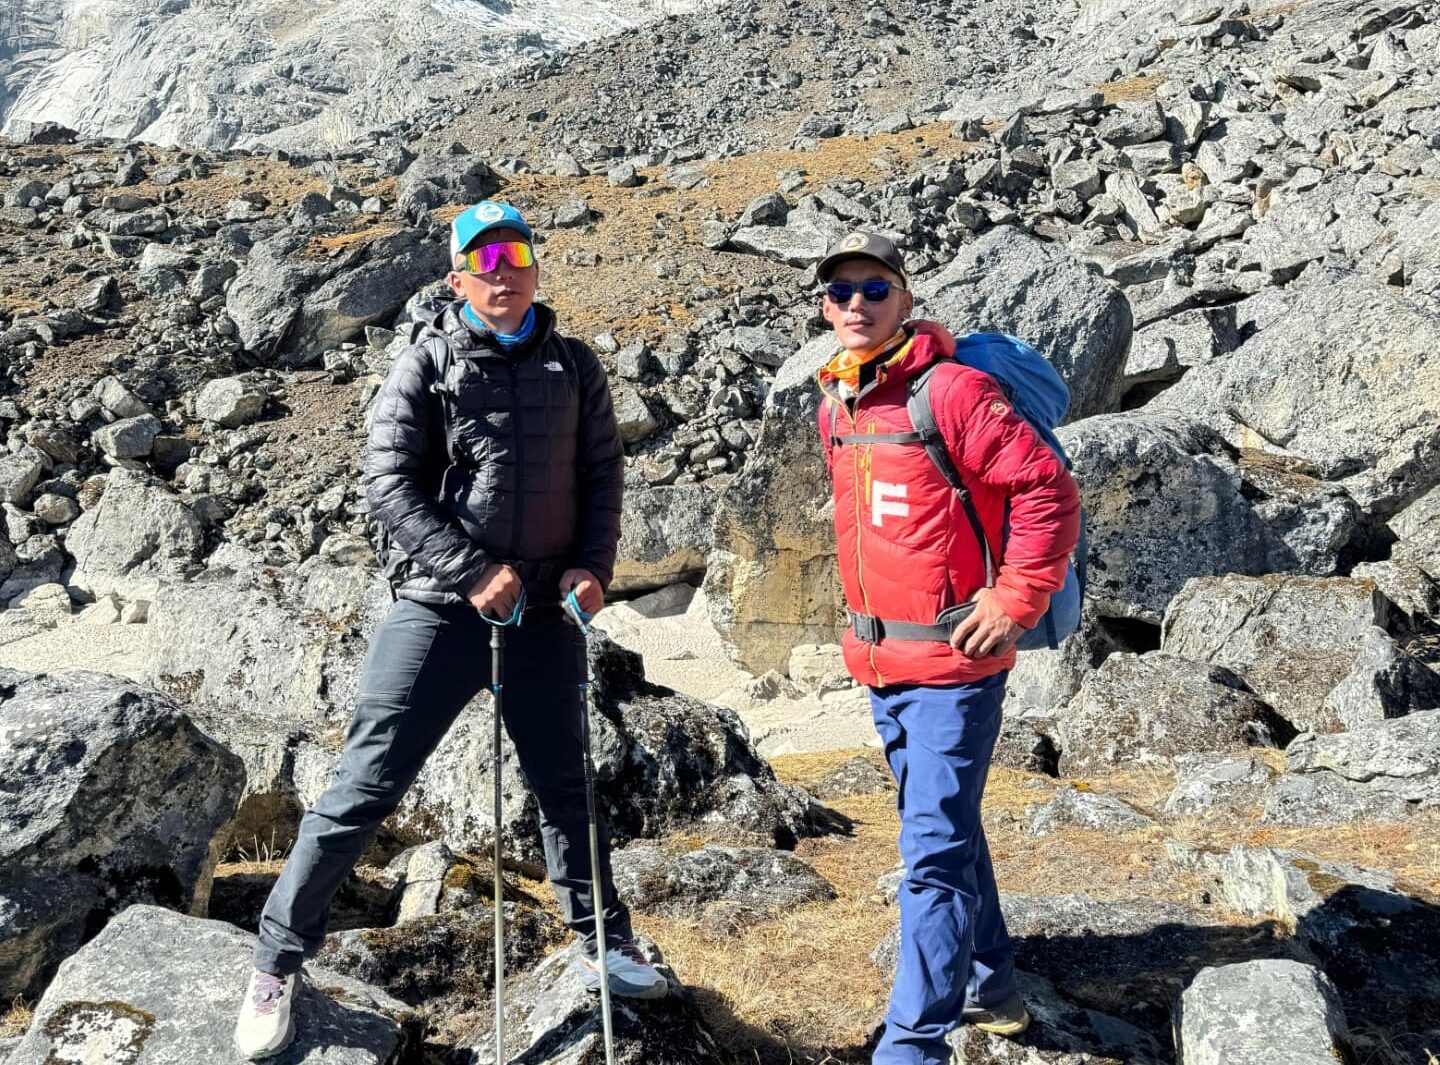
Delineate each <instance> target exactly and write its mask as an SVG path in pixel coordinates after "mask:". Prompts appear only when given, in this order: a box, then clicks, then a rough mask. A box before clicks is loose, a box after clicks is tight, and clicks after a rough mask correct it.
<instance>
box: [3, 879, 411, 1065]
mask: <svg viewBox="0 0 1440 1065" xmlns="http://www.w3.org/2000/svg"><path fill="white" fill-rule="evenodd" d="M254 944H255V937H254V936H251V935H248V934H246V933H244V932H242V931H240V930H239V929H238V928H235V927H233V926H232V925H228V924H225V923H223V922H221V921H204V920H197V919H195V918H193V917H185V916H182V915H181V914H178V913H172V912H171V911H169V910H163V909H160V908H158V907H155V906H132V907H131V908H130V909H128V910H126V911H125V912H124V913H122V914H120V915H119V916H118V917H116V918H115V919H114V920H112V921H111V922H110V924H109V925H107V926H106V927H105V930H104V931H103V932H101V933H100V935H99V936H97V937H96V938H95V939H94V940H93V941H92V942H91V943H90V944H89V945H88V946H86V947H85V949H84V950H82V951H81V952H80V953H79V954H76V955H75V956H74V957H72V958H70V959H69V960H68V961H66V962H65V964H64V965H62V966H61V968H60V972H59V974H58V976H57V977H56V979H55V982H54V983H53V984H51V985H50V988H49V990H47V991H46V993H45V996H44V997H43V998H42V999H41V1000H40V1002H39V1004H38V1005H37V1006H36V1008H35V1020H34V1022H33V1023H32V1025H31V1027H30V1031H29V1033H28V1034H27V1035H26V1036H25V1038H24V1040H23V1041H22V1042H21V1043H20V1046H19V1048H18V1049H17V1050H16V1051H15V1052H14V1053H13V1054H12V1055H11V1057H10V1063H9V1065H42V1063H44V1062H58V1061H75V1062H80V1061H103V1062H105V1063H106V1065H142V1063H143V1065H151V1063H153V1065H193V1063H194V1062H200V1061H229V1060H233V1059H234V1057H235V1054H236V1051H235V1049H234V1046H233V1044H232V1042H231V1033H232V1032H233V1030H234V1027H235V1013H236V1011H237V1009H238V1007H239V1003H240V998H241V996H242V995H243V993H244V989H245V982H246V980H248V979H249V976H250V972H251V969H252V964H253V955H254V949H255V946H254ZM304 988H305V989H304V991H303V992H302V993H301V996H300V998H299V999H298V1001H297V1002H296V1004H295V1011H296V1013H295V1018H296V1022H297V1025H298V1032H297V1035H296V1039H295V1043H294V1044H293V1045H292V1047H291V1048H290V1049H289V1050H288V1051H286V1057H285V1058H284V1060H286V1061H293V1062H297V1063H298V1062H305V1063H310V1065H320V1063H321V1062H324V1063H325V1065H399V1063H400V1062H403V1061H406V1060H408V1059H409V1055H410V1054H411V1053H412V1052H413V1051H414V1048H416V1047H418V1046H419V1044H420V1032H419V1030H418V1025H417V1024H416V1022H415V1019H414V1017H413V1014H409V1013H408V1011H407V1009H406V1007H405V1004H404V1003H402V1002H399V1001H397V1000H395V999H393V998H390V997H389V996H388V995H386V994H384V993H383V992H380V991H377V990H376V989H374V988H371V987H367V986H366V985H365V984H362V983H360V982H359V981H356V980H352V979H350V978H348V977H345V976H342V975H340V974H339V973H335V972H332V971H330V970H328V969H322V968H319V967H318V966H310V967H307V969H306V971H305V977H304Z"/></svg>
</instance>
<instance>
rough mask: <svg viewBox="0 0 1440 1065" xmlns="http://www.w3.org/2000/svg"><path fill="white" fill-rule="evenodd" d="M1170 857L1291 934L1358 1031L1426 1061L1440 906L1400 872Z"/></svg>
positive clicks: (1228, 899) (1280, 854)
mask: <svg viewBox="0 0 1440 1065" xmlns="http://www.w3.org/2000/svg"><path fill="white" fill-rule="evenodd" d="M1167 850H1168V851H1169V853H1170V856H1171V858H1172V859H1173V860H1174V861H1175V862H1176V863H1177V864H1178V865H1179V866H1181V867H1182V868H1190V869H1194V870H1196V871H1198V872H1200V873H1202V874H1205V875H1208V876H1209V877H1210V878H1211V880H1212V883H1213V888H1212V892H1213V894H1214V896H1215V897H1216V899H1217V900H1219V901H1221V902H1223V903H1224V904H1225V905H1226V906H1227V907H1229V908H1230V909H1231V910H1233V911H1234V912H1235V913H1237V914H1239V915H1241V916H1245V917H1252V918H1268V919H1272V920H1275V921H1278V922H1280V923H1281V924H1282V925H1284V926H1286V927H1288V928H1291V929H1293V930H1294V938H1293V943H1294V945H1295V946H1297V947H1300V948H1302V949H1303V950H1305V951H1308V953H1309V960H1313V961H1317V962H1319V964H1320V965H1321V967H1322V968H1323V969H1324V970H1325V972H1326V974H1327V975H1328V976H1330V978H1331V979H1332V980H1334V982H1335V986H1336V988H1337V990H1338V991H1339V993H1340V998H1341V1001H1342V1002H1343V1004H1344V1007H1345V1012H1346V1015H1347V1016H1348V1017H1349V1020H1350V1023H1351V1024H1352V1026H1354V1027H1355V1028H1356V1029H1357V1031H1358V1030H1359V1029H1361V1028H1368V1027H1370V1026H1372V1025H1373V1026H1375V1027H1377V1028H1379V1029H1380V1030H1381V1031H1383V1032H1384V1033H1385V1035H1386V1037H1387V1038H1388V1039H1390V1040H1393V1042H1394V1044H1395V1046H1396V1047H1397V1048H1403V1049H1406V1050H1409V1051H1410V1052H1412V1053H1413V1054H1414V1055H1415V1056H1416V1060H1423V1058H1421V1057H1419V1050H1420V1047H1421V1046H1422V1045H1423V1043H1424V1041H1425V1040H1426V1039H1427V1038H1428V1039H1430V1040H1431V1041H1432V1043H1433V1034H1434V1030H1435V1029H1436V1028H1440V1024H1437V1021H1440V1017H1437V1015H1436V1012H1435V1003H1436V1002H1440V906H1437V905H1436V904H1435V902H1434V900H1433V896H1431V895H1429V894H1428V893H1427V892H1425V891H1424V890H1423V889H1421V888H1420V887H1418V886H1415V885H1410V884H1407V883H1406V882H1404V881H1402V880H1399V879H1398V878H1397V877H1396V876H1395V875H1394V874H1392V873H1388V872H1383V871H1381V870H1376V869H1364V868H1360V867H1357V866H1353V865H1347V864H1344V863H1340V862H1330V861H1325V860H1323V859H1320V858H1316V857H1314V856H1313V855H1309V854H1305V853H1302V852H1299V851H1292V850H1280V849H1275V848H1269V847H1244V846H1235V847H1232V848H1231V849H1230V850H1229V851H1228V852H1223V853H1213V852H1209V851H1203V850H1198V849H1196V848H1193V847H1190V846H1188V845H1186V844H1182V843H1178V842H1175V841H1170V842H1167ZM1302 960H1305V959H1303V958H1302ZM1426 1033H1428V1036H1427V1034H1426ZM1403 1060H1409V1059H1403Z"/></svg>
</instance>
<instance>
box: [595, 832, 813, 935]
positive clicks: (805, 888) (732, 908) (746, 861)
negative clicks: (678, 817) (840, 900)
mask: <svg viewBox="0 0 1440 1065" xmlns="http://www.w3.org/2000/svg"><path fill="white" fill-rule="evenodd" d="M614 864H615V889H616V891H617V892H618V893H619V895H620V897H621V898H623V899H624V900H625V901H626V902H627V903H628V904H629V906H630V908H631V909H632V910H634V911H635V912H636V913H658V914H662V915H665V916H671V917H675V916H679V917H689V918H692V919H694V920H697V921H699V922H700V923H702V924H703V925H705V926H706V927H708V928H709V929H711V930H712V931H714V932H718V933H720V934H726V933H730V932H735V931H738V930H739V929H741V928H743V927H745V926H747V925H751V924H755V923H757V922H759V921H765V920H769V919H770V918H773V917H776V916H778V915H779V914H781V913H785V912H786V911H789V910H793V909H795V908H796V907H797V906H803V905H805V904H806V903H809V902H821V901H826V900H830V899H834V898H835V889H834V888H833V887H831V885H830V882H829V881H828V880H826V879H825V878H824V877H823V876H821V875H820V874H819V873H817V872H816V871H815V870H814V869H812V868H811V867H810V866H809V865H808V864H806V863H805V862H804V861H802V860H801V859H799V858H797V857H796V856H795V855H793V854H790V853H788V852H786V851H778V850H772V849H769V848H764V847H717V846H713V845H712V846H705V847H699V848H697V849H695V850H690V851H684V852H681V853H678V854H676V853H672V852H671V851H669V850H667V849H666V848H664V847H660V846H655V845H651V844H632V845H631V846H629V847H626V848H625V849H624V850H623V851H620V852H619V853H618V854H616V855H615V863H614Z"/></svg>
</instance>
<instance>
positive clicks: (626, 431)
mask: <svg viewBox="0 0 1440 1065" xmlns="http://www.w3.org/2000/svg"><path fill="white" fill-rule="evenodd" d="M615 420H616V422H617V423H618V424H619V426H620V439H621V440H623V441H624V442H625V443H626V444H638V443H639V442H640V441H642V440H644V439H645V438H646V437H647V436H649V435H650V434H651V433H653V432H654V431H655V430H656V429H659V428H660V420H659V419H658V418H656V417H655V415H654V413H653V412H652V411H651V410H650V406H649V404H647V403H646V402H645V398H644V397H643V396H641V395H640V393H639V392H637V391H636V390H635V389H634V388H633V387H630V386H629V385H623V386H621V388H620V390H619V395H618V396H617V397H616V400H615Z"/></svg>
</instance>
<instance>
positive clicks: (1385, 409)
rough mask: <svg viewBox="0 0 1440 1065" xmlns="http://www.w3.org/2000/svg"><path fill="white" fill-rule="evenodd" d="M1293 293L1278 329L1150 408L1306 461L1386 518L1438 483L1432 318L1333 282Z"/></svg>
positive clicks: (1351, 281)
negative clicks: (1171, 412)
mask: <svg viewBox="0 0 1440 1065" xmlns="http://www.w3.org/2000/svg"><path fill="white" fill-rule="evenodd" d="M1299 289H1300V291H1299V298H1298V299H1297V301H1296V302H1295V304H1294V305H1293V306H1292V308H1291V310H1290V313H1288V314H1287V315H1286V316H1285V317H1284V318H1283V319H1281V320H1279V321H1277V322H1275V323H1274V324H1272V325H1271V326H1270V327H1269V328H1267V329H1265V330H1263V331H1261V333H1260V334H1259V335H1258V336H1256V337H1255V338H1254V339H1253V340H1250V341H1249V342H1247V343H1246V344H1245V345H1244V346H1242V347H1241V348H1240V350H1239V351H1237V352H1236V353H1235V354H1234V355H1233V356H1231V357H1230V358H1228V359H1222V360H1217V361H1215V362H1213V363H1210V364H1208V365H1206V366H1203V367H1199V368H1197V369H1196V370H1194V371H1193V372H1192V373H1190V374H1187V375H1186V377H1185V379H1184V380H1183V381H1181V382H1180V384H1178V385H1177V386H1175V388H1174V389H1173V390H1172V391H1171V392H1169V393H1167V394H1166V395H1164V396H1163V397H1161V398H1160V399H1158V400H1156V403H1157V404H1160V405H1162V406H1165V407H1168V408H1173V409H1176V410H1182V411H1185V412H1186V413H1187V414H1188V415H1190V416H1191V417H1199V418H1202V419H1204V420H1205V421H1207V422H1208V423H1209V424H1212V425H1214V426H1215V427H1216V428H1218V429H1221V430H1222V431H1224V432H1226V433H1227V435H1229V436H1230V438H1231V439H1232V440H1233V441H1234V442H1235V443H1237V444H1245V445H1252V446H1255V447H1258V448H1260V449H1262V450H1280V449H1283V450H1284V453H1286V454H1290V455H1297V456H1300V457H1303V458H1305V459H1308V460H1309V461H1311V462H1313V463H1315V464H1316V465H1317V466H1318V467H1319V469H1320V470H1321V471H1322V473H1323V475H1324V476H1325V477H1327V478H1330V479H1333V480H1337V481H1339V482H1340V483H1341V484H1342V485H1344V486H1345V487H1346V488H1347V489H1348V490H1349V492H1350V494H1351V495H1352V496H1354V498H1355V499H1356V501H1357V502H1359V503H1360V504H1361V506H1363V507H1366V508H1370V509H1374V510H1375V511H1377V512H1378V513H1380V514H1382V515H1386V514H1390V513H1393V512H1394V511H1395V510H1397V509H1399V508H1400V507H1401V506H1403V505H1404V504H1406V503H1408V502H1410V501H1411V500H1413V499H1415V498H1416V497H1417V496H1419V495H1421V494H1422V493H1424V492H1426V491H1428V490H1429V489H1431V488H1433V487H1434V486H1435V485H1436V483H1437V482H1440V450H1437V449H1440V445H1437V443H1436V440H1437V439H1440V436H1437V433H1436V428H1437V422H1436V417H1437V416H1436V414H1435V412H1436V411H1437V410H1440V354H1437V352H1440V317H1437V316H1436V315H1434V314H1432V313H1429V312H1427V311H1425V310H1422V309H1420V308H1418V307H1416V306H1415V305H1414V304H1413V303H1411V302H1410V301H1408V300H1406V299H1405V298H1404V297H1403V296H1401V295H1399V294H1397V293H1396V292H1395V291H1394V290H1393V289H1390V288H1387V287H1386V286H1385V285H1383V284H1381V283H1380V282H1379V281H1377V280H1373V279H1370V278H1366V277H1357V276H1354V275H1350V274H1347V273H1344V272H1340V271H1334V270H1326V271H1317V272H1316V273H1315V275H1314V276H1313V277H1312V276H1310V275H1309V274H1307V275H1306V277H1305V279H1304V280H1303V282H1302V283H1301V284H1300V286H1299ZM1361 337H1363V338H1364V340H1363V342H1357V338H1361ZM1340 366H1343V367H1345V372H1343V373H1338V372H1336V370H1337V367H1340Z"/></svg>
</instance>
